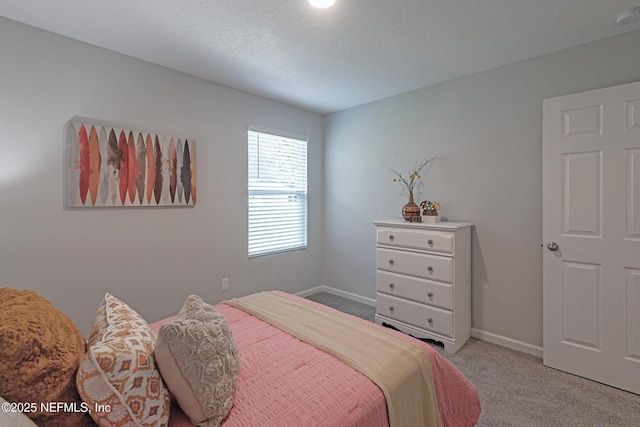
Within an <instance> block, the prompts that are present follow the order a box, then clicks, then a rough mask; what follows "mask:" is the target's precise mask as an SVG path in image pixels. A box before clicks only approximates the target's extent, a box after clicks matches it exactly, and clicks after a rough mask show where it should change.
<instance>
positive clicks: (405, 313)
mask: <svg viewBox="0 0 640 427" xmlns="http://www.w3.org/2000/svg"><path fill="white" fill-rule="evenodd" d="M377 310H378V314H381V315H383V316H386V317H388V318H390V319H396V320H399V321H401V322H405V323H408V324H411V325H415V326H417V327H419V328H422V329H426V330H430V331H433V332H436V333H438V334H441V335H445V336H448V337H451V336H453V314H452V313H451V312H450V311H448V310H442V309H439V308H436V307H430V306H428V305H424V304H420V303H417V302H413V301H407V300H404V299H400V298H396V297H392V296H390V295H385V294H381V293H378V307H377Z"/></svg>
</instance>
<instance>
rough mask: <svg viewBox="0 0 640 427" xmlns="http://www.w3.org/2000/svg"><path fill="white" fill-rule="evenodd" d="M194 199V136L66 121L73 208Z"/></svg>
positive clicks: (89, 121) (180, 203)
mask: <svg viewBox="0 0 640 427" xmlns="http://www.w3.org/2000/svg"><path fill="white" fill-rule="evenodd" d="M195 204H196V142H195V140H193V139H189V138H184V137H176V136H168V135H161V134H158V133H155V132H149V131H139V130H132V129H125V128H123V127H118V126H113V125H109V124H106V123H103V122H99V121H96V120H93V119H84V118H79V117H74V118H72V119H71V120H69V122H67V205H68V206H69V207H131V206H194V205H195Z"/></svg>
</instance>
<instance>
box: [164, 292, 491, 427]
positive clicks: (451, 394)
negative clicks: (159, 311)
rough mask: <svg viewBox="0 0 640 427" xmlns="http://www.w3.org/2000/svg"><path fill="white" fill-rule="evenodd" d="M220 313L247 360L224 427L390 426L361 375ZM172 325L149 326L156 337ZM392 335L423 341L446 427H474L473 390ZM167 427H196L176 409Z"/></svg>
mask: <svg viewBox="0 0 640 427" xmlns="http://www.w3.org/2000/svg"><path fill="white" fill-rule="evenodd" d="M305 301H306V302H308V303H310V304H314V305H317V306H320V305H319V304H316V303H314V302H312V301H308V300H305ZM320 307H323V308H325V309H327V310H330V311H334V310H333V309H331V308H328V307H324V306H320ZM216 309H217V310H218V311H219V312H220V314H222V315H223V316H224V317H225V318H226V319H227V321H228V322H229V326H230V327H231V329H232V331H233V336H234V338H235V340H236V342H237V344H238V348H239V351H240V362H241V365H240V374H239V378H238V387H237V390H236V394H235V401H234V406H233V409H232V410H231V413H230V414H229V416H228V417H227V419H226V420H225V421H224V422H223V424H222V425H223V426H225V427H236V426H244V427H252V426H259V427H267V426H282V427H286V426H291V427H294V426H295V427H300V426H305V427H307V426H309V427H310V426H335V427H346V426H354V427H358V426H360V427H376V426H388V420H387V409H386V403H385V398H384V395H383V394H382V391H380V389H379V388H378V387H377V386H376V385H375V384H374V383H373V382H371V381H370V380H369V379H368V378H367V377H365V376H364V375H363V374H361V373H360V372H358V371H356V370H354V369H353V368H351V367H349V366H348V365H346V364H344V363H342V362H340V361H339V360H337V359H336V358H334V357H333V356H330V355H329V354H327V353H325V352H323V351H321V350H318V349H316V348H315V347H313V346H311V345H309V344H306V343H304V342H301V341H300V340H298V339H297V338H294V337H292V336H291V335H289V334H287V333H285V332H282V331H281V330H279V329H277V328H275V327H273V326H271V325H269V324H267V323H265V322H263V321H261V320H259V319H257V318H255V317H253V316H251V315H249V314H247V313H245V312H243V311H241V310H238V309H236V308H234V307H231V306H229V305H226V304H218V305H217V306H216ZM171 320H172V318H169V319H165V320H162V321H159V322H156V323H154V324H152V325H151V327H152V328H153V329H154V331H156V332H157V331H158V329H159V328H160V325H161V324H163V323H166V322H169V321H171ZM354 320H355V321H360V322H364V320H362V319H359V318H356V317H354ZM389 332H390V333H397V334H398V335H400V336H402V337H404V338H405V339H408V340H411V341H413V342H417V343H418V345H420V346H422V347H423V348H424V349H425V351H426V352H427V353H428V354H429V358H430V359H431V365H432V368H433V371H434V372H433V379H434V384H435V388H436V393H437V399H438V406H439V408H440V415H441V419H442V425H443V426H451V427H454V426H455V427H464V426H473V425H475V424H476V422H477V421H478V418H479V417H480V400H479V398H478V393H477V390H476V388H475V386H474V385H473V384H472V383H471V382H470V381H469V380H467V379H466V378H465V377H464V376H463V375H462V373H461V372H460V371H458V369H457V368H455V367H454V366H453V365H452V364H451V363H449V361H448V360H446V359H444V358H443V357H441V356H440V355H439V354H438V353H437V352H436V351H435V350H433V349H432V348H431V347H430V346H429V345H427V344H425V343H423V342H421V341H419V340H415V339H413V338H411V337H409V336H407V335H404V334H401V333H399V332H395V331H391V330H389ZM372 351H375V349H372ZM169 425H170V426H171V427H192V426H193V424H191V422H190V421H189V419H188V418H187V417H186V416H185V415H184V413H183V412H182V411H181V410H180V408H179V407H178V406H177V405H175V404H174V405H173V406H172V408H171V419H170V423H169Z"/></svg>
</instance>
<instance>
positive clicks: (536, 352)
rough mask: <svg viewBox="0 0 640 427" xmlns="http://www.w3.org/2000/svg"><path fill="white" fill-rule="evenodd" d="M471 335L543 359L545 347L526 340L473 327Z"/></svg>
mask: <svg viewBox="0 0 640 427" xmlns="http://www.w3.org/2000/svg"><path fill="white" fill-rule="evenodd" d="M471 336H472V337H474V338H477V339H479V340H482V341H487V342H490V343H492V344H497V345H499V346H502V347H506V348H510V349H512V350H516V351H521V352H523V353H527V354H530V355H532V356H535V357H539V358H541V359H542V356H543V354H544V349H543V348H542V347H538V346H535V345H532V344H529V343H526V342H522V341H518V340H514V339H512V338H507V337H503V336H502V335H497V334H493V333H491V332H487V331H482V330H480V329H476V328H471Z"/></svg>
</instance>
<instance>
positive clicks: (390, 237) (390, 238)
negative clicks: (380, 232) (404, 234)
mask: <svg viewBox="0 0 640 427" xmlns="http://www.w3.org/2000/svg"><path fill="white" fill-rule="evenodd" d="M389 240H391V241H392V242H393V234H389Z"/></svg>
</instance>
